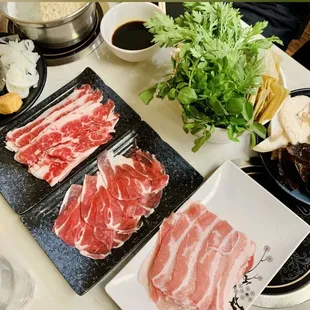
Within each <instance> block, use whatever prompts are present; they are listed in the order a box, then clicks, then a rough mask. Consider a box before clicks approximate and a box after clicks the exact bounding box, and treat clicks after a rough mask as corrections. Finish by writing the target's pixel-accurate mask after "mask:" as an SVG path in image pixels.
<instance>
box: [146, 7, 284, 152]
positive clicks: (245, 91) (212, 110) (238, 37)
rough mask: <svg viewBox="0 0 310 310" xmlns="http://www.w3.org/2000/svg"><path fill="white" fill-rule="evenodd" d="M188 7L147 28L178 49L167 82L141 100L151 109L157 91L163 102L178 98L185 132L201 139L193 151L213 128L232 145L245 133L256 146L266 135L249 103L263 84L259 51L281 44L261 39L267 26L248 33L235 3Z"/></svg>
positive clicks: (159, 17) (158, 18)
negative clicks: (220, 130)
mask: <svg viewBox="0 0 310 310" xmlns="http://www.w3.org/2000/svg"><path fill="white" fill-rule="evenodd" d="M184 8H185V13H184V15H182V16H180V17H178V18H176V19H173V18H171V17H169V16H166V15H163V14H155V16H154V17H153V18H151V19H150V20H149V21H147V22H146V24H145V25H146V27H147V28H148V29H149V31H150V32H151V33H152V34H153V35H154V39H153V41H154V42H157V43H159V44H160V46H165V47H174V48H175V49H176V50H175V52H174V55H173V57H172V59H171V61H172V66H173V71H172V73H171V75H170V76H169V78H168V79H166V80H165V81H163V82H161V83H159V84H158V85H155V86H154V87H152V88H150V89H147V90H146V91H144V92H143V93H141V94H140V98H141V100H142V101H143V102H144V103H145V104H148V103H149V102H150V101H151V100H152V98H153V97H154V95H155V93H156V91H157V97H159V98H162V99H163V98H166V97H168V99H169V100H175V99H177V100H178V101H179V102H180V104H181V107H182V119H183V123H184V126H183V129H184V131H185V132H187V133H191V134H193V135H198V137H197V138H196V139H195V141H194V143H195V146H194V147H193V149H192V150H193V151H194V152H196V151H198V150H199V148H200V147H201V146H202V145H203V144H204V143H205V142H206V141H207V140H208V139H209V138H210V136H211V134H212V132H213V131H214V128H215V127H220V128H226V129H227V134H228V137H229V139H231V140H233V141H239V140H238V137H239V136H240V135H241V134H242V133H243V132H245V131H246V130H248V131H250V132H251V139H252V142H253V141H254V140H253V136H254V137H255V134H258V135H259V136H261V137H263V136H265V135H266V129H265V127H264V126H262V125H261V124H258V123H253V106H252V104H251V103H250V102H248V101H247V98H248V96H249V94H252V93H253V92H255V90H256V89H257V88H258V87H259V85H260V83H261V73H262V70H263V68H262V60H261V59H260V57H259V50H260V49H268V48H270V47H271V45H272V43H273V42H277V43H281V41H280V40H279V38H277V37H274V36H272V37H270V38H262V37H257V36H258V35H260V34H261V33H262V32H263V30H264V29H265V28H266V26H267V22H258V23H256V24H255V25H254V26H252V27H251V26H249V27H247V28H244V27H243V26H242V23H241V15H240V13H239V11H238V10H235V9H234V8H233V7H232V4H231V3H222V2H215V3H209V2H185V3H184Z"/></svg>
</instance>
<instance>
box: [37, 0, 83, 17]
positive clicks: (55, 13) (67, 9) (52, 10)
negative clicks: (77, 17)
mask: <svg viewBox="0 0 310 310" xmlns="http://www.w3.org/2000/svg"><path fill="white" fill-rule="evenodd" d="M39 4H40V20H42V21H44V22H47V21H51V20H55V19H59V18H62V17H65V16H68V15H71V14H72V13H74V12H76V11H78V10H79V9H80V8H81V7H82V6H83V5H84V4H85V2H39Z"/></svg>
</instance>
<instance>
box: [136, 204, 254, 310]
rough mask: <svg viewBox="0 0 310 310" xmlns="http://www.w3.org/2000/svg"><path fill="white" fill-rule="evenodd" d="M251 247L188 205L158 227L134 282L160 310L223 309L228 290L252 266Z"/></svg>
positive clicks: (213, 218)
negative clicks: (154, 239)
mask: <svg viewBox="0 0 310 310" xmlns="http://www.w3.org/2000/svg"><path fill="white" fill-rule="evenodd" d="M255 250H256V245H255V243H254V242H253V241H251V240H250V239H249V238H248V237H247V236H246V235H245V234H244V233H242V232H239V231H236V230H235V229H234V228H233V227H232V226H231V225H230V224H229V223H228V222H227V221H224V220H221V219H220V218H218V217H217V216H216V215H215V214H214V213H212V212H209V211H208V210H207V209H206V207H205V206H204V205H201V204H200V203H192V204H191V205H189V207H188V208H187V209H186V210H185V211H184V212H179V213H176V214H174V213H172V214H171V215H170V216H169V218H167V219H165V220H164V222H163V224H162V225H161V227H160V231H159V233H158V237H157V241H156V245H155V246H154V248H153V250H152V251H151V253H150V254H149V256H148V257H147V258H146V260H145V261H144V263H143V265H142V267H141V269H140V272H139V281H140V283H141V284H143V285H144V286H145V288H146V290H147V291H148V294H149V296H150V298H151V299H152V301H153V302H154V303H155V304H156V306H157V308H158V309H160V310H170V309H178V310H182V309H184V310H187V309H196V310H206V309H216V310H224V309H228V305H229V301H230V298H231V292H232V288H233V287H234V286H235V285H236V284H237V283H238V282H239V281H240V280H241V279H242V278H243V276H244V274H245V273H247V272H248V271H249V270H250V269H251V268H252V267H253V263H254V255H255Z"/></svg>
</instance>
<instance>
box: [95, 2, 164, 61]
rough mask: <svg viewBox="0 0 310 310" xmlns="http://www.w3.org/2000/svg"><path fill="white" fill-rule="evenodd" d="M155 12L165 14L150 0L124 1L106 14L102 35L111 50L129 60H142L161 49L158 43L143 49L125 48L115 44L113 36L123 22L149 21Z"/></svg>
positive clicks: (102, 24) (102, 23) (101, 28)
mask: <svg viewBox="0 0 310 310" xmlns="http://www.w3.org/2000/svg"><path fill="white" fill-rule="evenodd" d="M155 12H157V13H160V14H164V12H163V11H162V10H161V9H160V8H159V7H158V6H157V5H155V4H152V3H150V2H130V3H125V2H123V3H120V4H117V5H116V6H114V7H113V8H111V9H110V10H109V11H108V12H107V13H106V14H105V15H104V17H103V19H102V21H101V25H100V31H101V35H102V37H103V39H104V41H105V42H106V43H107V45H108V47H109V49H110V50H111V52H112V53H114V54H115V55H116V56H117V57H119V58H121V59H123V60H126V61H129V62H140V61H144V60H147V59H150V58H151V57H152V56H153V55H154V54H155V53H156V52H157V51H158V50H159V45H158V44H154V45H152V46H150V47H148V48H145V49H141V50H134V51H132V50H125V49H121V48H118V47H116V46H115V45H113V44H112V37H113V34H114V32H115V31H116V30H117V28H118V27H120V26H122V25H123V24H126V23H128V22H132V21H147V20H148V19H149V18H151V17H152V16H153V15H154V13H155Z"/></svg>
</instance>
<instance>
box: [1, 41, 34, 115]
mask: <svg viewBox="0 0 310 310" xmlns="http://www.w3.org/2000/svg"><path fill="white" fill-rule="evenodd" d="M39 58H40V56H39V54H38V53H36V52H35V51H34V44H33V42H32V41H31V40H21V41H18V40H17V39H16V40H15V41H9V42H6V41H4V40H3V39H0V61H1V66H0V70H1V76H2V83H1V86H2V87H1V88H2V89H1V91H2V90H3V89H4V86H5V87H6V90H7V91H8V92H9V93H14V94H15V95H13V96H6V97H4V98H3V99H2V100H4V101H5V105H3V104H2V109H0V114H11V113H14V112H17V111H18V110H19V109H20V108H21V106H22V104H21V103H22V101H21V99H25V98H27V97H28V96H29V91H30V89H31V88H36V87H37V86H38V82H39V73H38V71H37V69H36V67H37V62H38V60H39ZM16 95H18V96H19V100H17V99H16ZM0 98H1V97H0Z"/></svg>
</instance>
